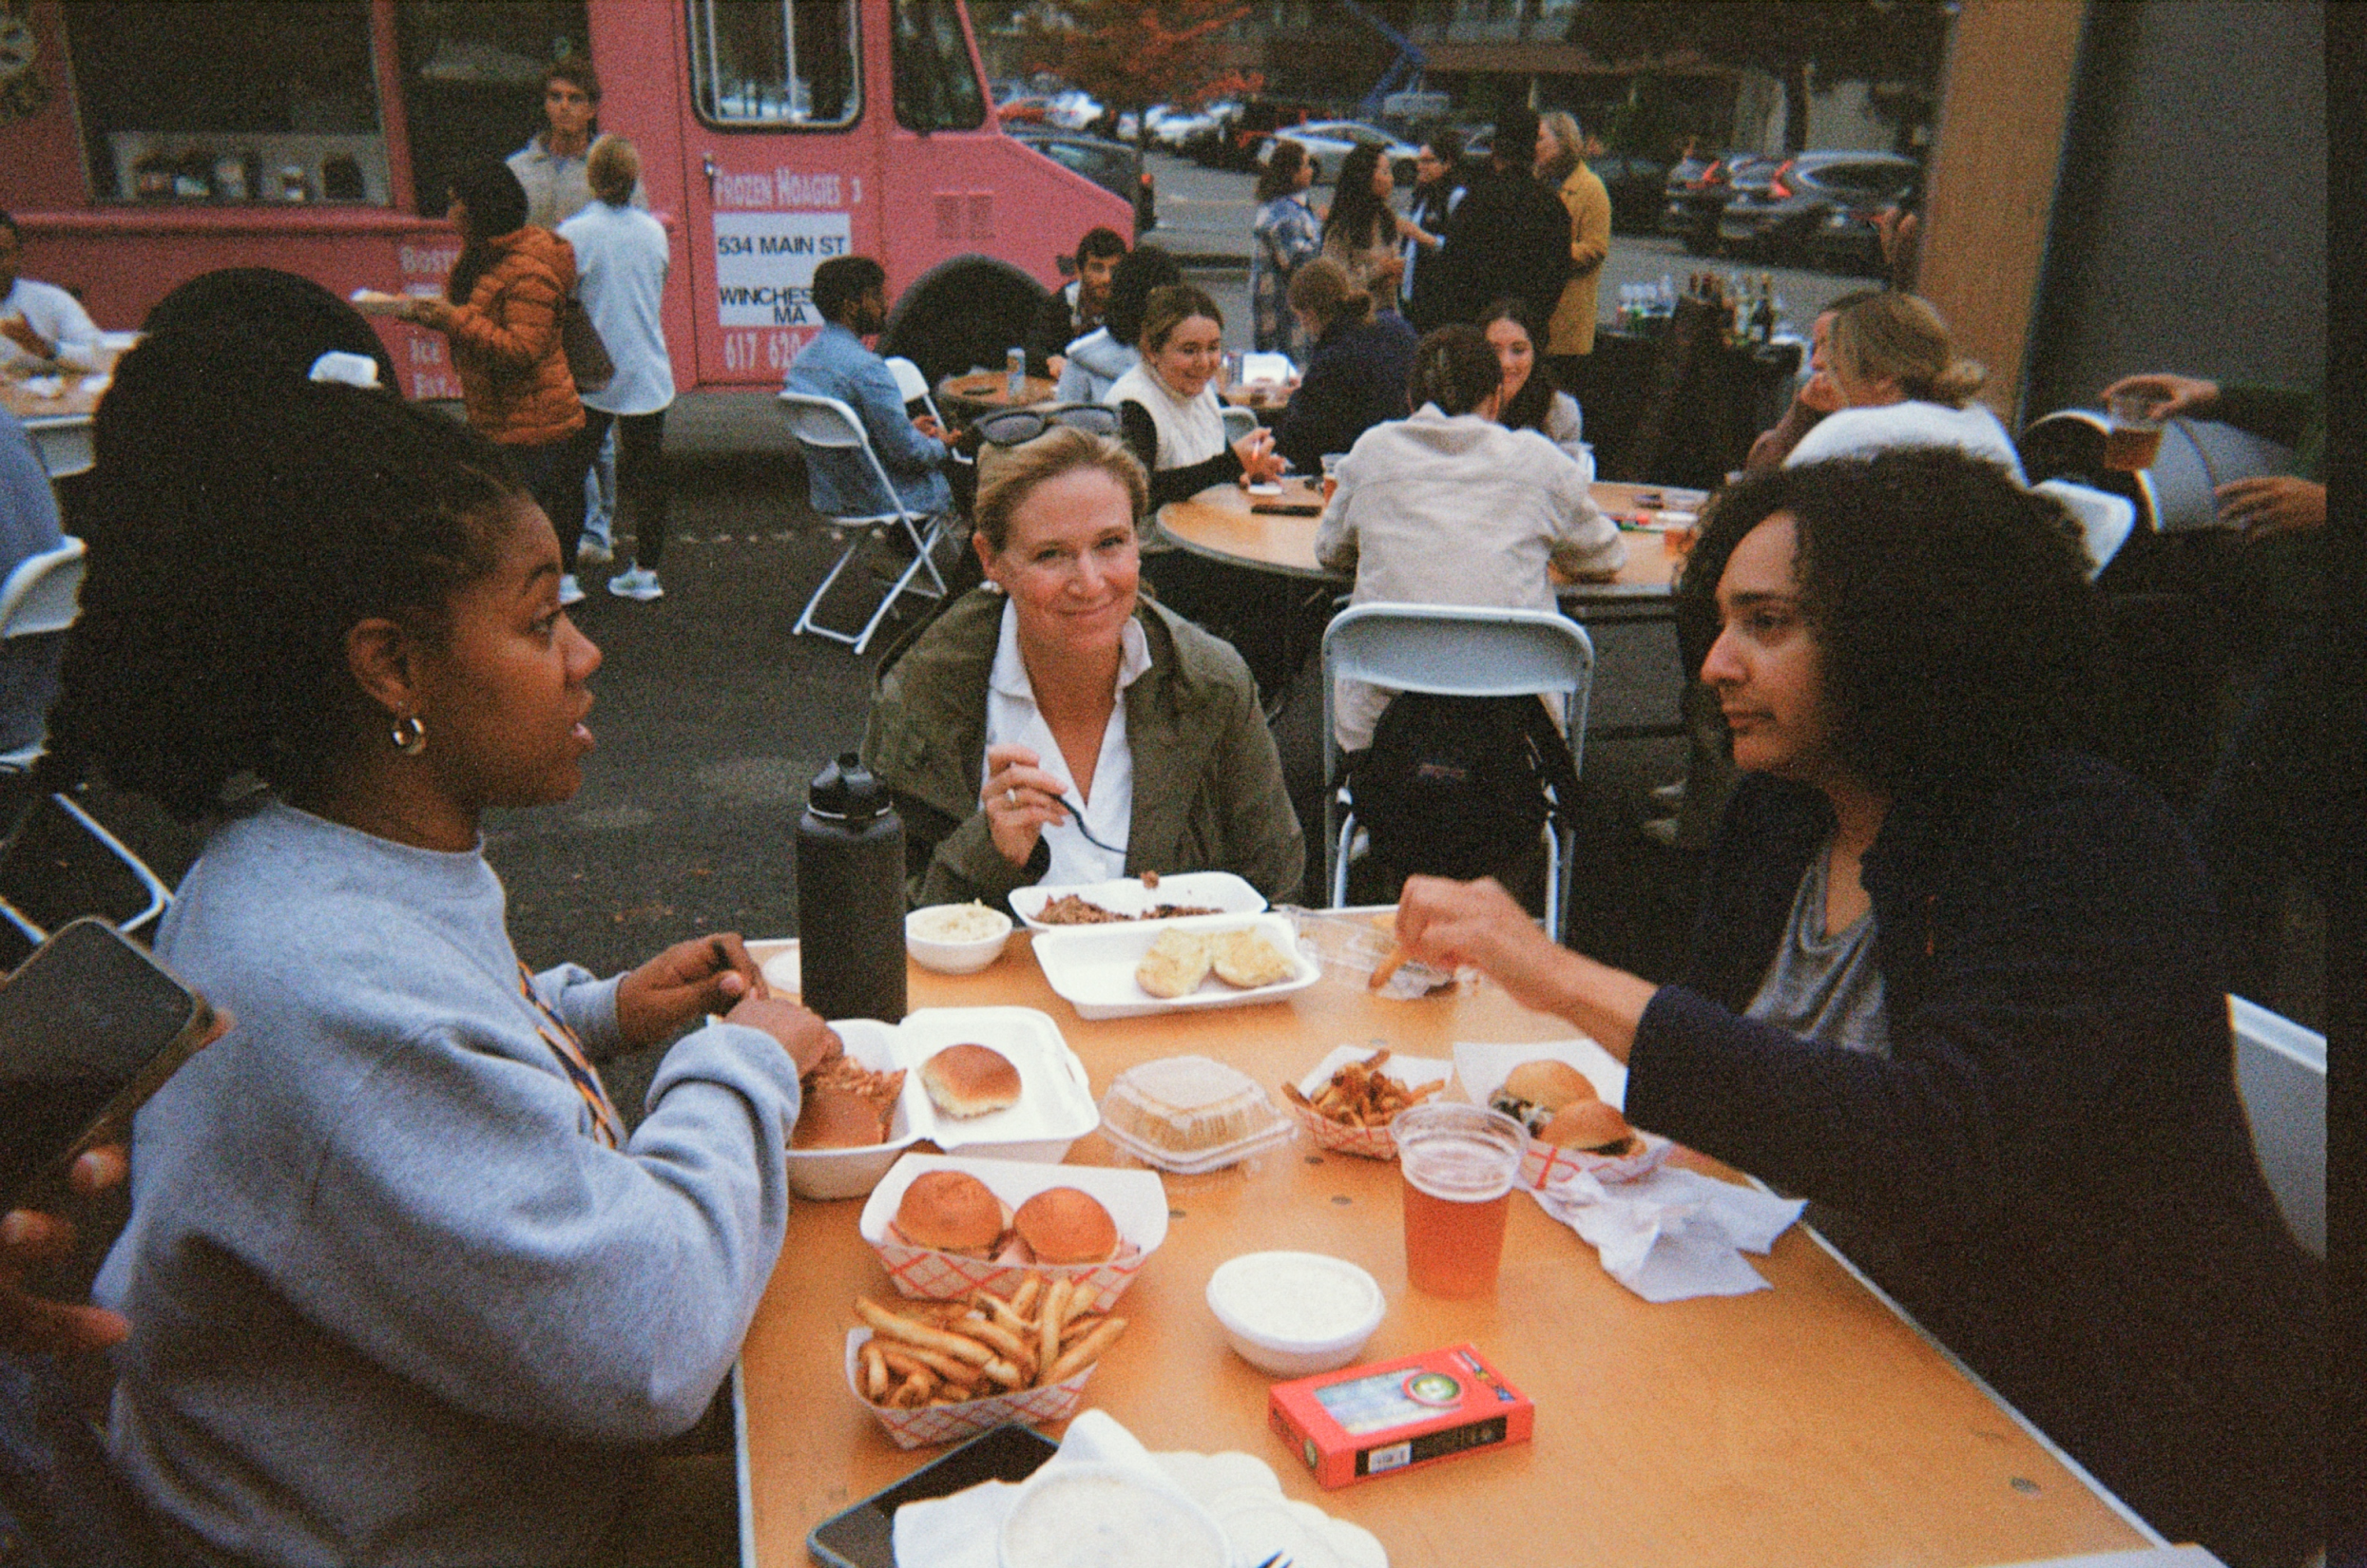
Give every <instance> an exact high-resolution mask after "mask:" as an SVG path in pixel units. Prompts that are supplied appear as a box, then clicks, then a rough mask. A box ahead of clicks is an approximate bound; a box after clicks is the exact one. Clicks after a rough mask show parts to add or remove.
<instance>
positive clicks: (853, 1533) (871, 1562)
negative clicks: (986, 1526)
mask: <svg viewBox="0 0 2367 1568" xmlns="http://www.w3.org/2000/svg"><path fill="white" fill-rule="evenodd" d="M1058 1452H1060V1444H1057V1443H1054V1442H1053V1441H1052V1440H1051V1439H1049V1438H1048V1437H1043V1436H1040V1435H1038V1434H1037V1432H1036V1431H1035V1430H1034V1429H1033V1428H1032V1427H1028V1426H1021V1425H1009V1426H997V1427H995V1428H994V1429H993V1430H992V1431H990V1432H981V1433H980V1434H979V1435H978V1436H976V1437H974V1438H972V1439H971V1440H970V1441H969V1442H968V1443H965V1444H962V1445H961V1446H960V1447H958V1448H956V1449H954V1450H953V1452H952V1453H949V1454H946V1455H944V1456H942V1457H941V1458H938V1459H935V1460H933V1461H931V1462H930V1463H927V1464H924V1465H922V1466H921V1467H920V1468H919V1469H917V1470H915V1471H914V1472H913V1473H912V1474H911V1475H909V1476H906V1477H905V1478H904V1479H903V1480H902V1481H899V1482H896V1483H895V1485H893V1486H890V1487H888V1488H886V1489H885V1490H884V1491H879V1492H875V1493H873V1494H872V1495H871V1496H870V1497H867V1498H865V1499H864V1500H863V1501H860V1502H858V1503H856V1505H855V1506H854V1507H852V1508H849V1509H847V1510H846V1511H845V1512H844V1513H840V1514H833V1515H832V1516H831V1517H830V1518H828V1519H826V1520H822V1521H821V1522H820V1523H819V1524H818V1525H816V1526H814V1529H813V1533H812V1534H810V1535H808V1536H807V1537H806V1538H805V1551H806V1555H807V1556H808V1557H810V1558H813V1559H814V1560H815V1561H816V1562H818V1563H819V1564H821V1565H822V1568H895V1511H896V1510H897V1509H898V1508H900V1507H902V1506H903V1505H904V1504H905V1503H908V1502H915V1501H919V1500H920V1499H922V1498H950V1497H952V1496H953V1494H954V1493H956V1492H966V1491H968V1490H970V1488H972V1486H975V1485H977V1484H978V1482H982V1481H1011V1482H1018V1481H1025V1480H1027V1479H1028V1478H1029V1477H1030V1476H1031V1475H1033V1474H1035V1472H1036V1470H1037V1468H1038V1467H1039V1466H1041V1465H1042V1464H1043V1463H1044V1462H1045V1461H1046V1460H1048V1459H1049V1458H1051V1457H1052V1456H1053V1455H1054V1454H1056V1453H1058Z"/></svg>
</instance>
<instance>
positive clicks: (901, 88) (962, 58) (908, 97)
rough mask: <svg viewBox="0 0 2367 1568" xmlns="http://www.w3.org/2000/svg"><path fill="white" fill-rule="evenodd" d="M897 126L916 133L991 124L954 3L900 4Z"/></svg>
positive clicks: (919, 0) (901, 0)
mask: <svg viewBox="0 0 2367 1568" xmlns="http://www.w3.org/2000/svg"><path fill="white" fill-rule="evenodd" d="M895 123H896V124H899V125H902V126H903V127H904V128H905V129H906V130H916V131H933V130H976V129H977V128H978V127H979V126H980V125H983V124H986V95H985V94H984V93H982V92H980V91H979V90H978V73H977V71H976V69H975V68H973V67H972V65H971V63H970V45H969V43H968V42H967V41H966V40H964V38H963V37H962V19H961V12H960V8H959V7H957V6H956V5H955V4H954V0H896V8H895Z"/></svg>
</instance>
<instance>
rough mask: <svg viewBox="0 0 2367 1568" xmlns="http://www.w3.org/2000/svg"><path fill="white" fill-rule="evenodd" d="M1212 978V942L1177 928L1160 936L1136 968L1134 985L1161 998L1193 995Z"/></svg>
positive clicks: (1165, 931)
mask: <svg viewBox="0 0 2367 1568" xmlns="http://www.w3.org/2000/svg"><path fill="white" fill-rule="evenodd" d="M1207 978H1208V939H1207V938H1206V937H1204V936H1202V935H1200V934H1199V933H1197V932H1194V931H1179V930H1177V929H1176V928H1175V927H1168V928H1167V929H1165V930H1164V931H1161V932H1160V933H1159V939H1158V940H1157V941H1156V942H1153V943H1152V944H1151V945H1150V951H1148V952H1146V953H1145V954H1144V955H1143V962H1142V963H1140V964H1138V965H1136V966H1134V983H1135V984H1136V985H1140V986H1141V987H1143V989H1145V991H1148V992H1149V993H1150V994H1151V995H1153V996H1157V997H1179V996H1189V995H1191V993H1192V992H1194V991H1196V990H1198V989H1199V988H1200V983H1201V982H1202V981H1203V980H1205V979H1207Z"/></svg>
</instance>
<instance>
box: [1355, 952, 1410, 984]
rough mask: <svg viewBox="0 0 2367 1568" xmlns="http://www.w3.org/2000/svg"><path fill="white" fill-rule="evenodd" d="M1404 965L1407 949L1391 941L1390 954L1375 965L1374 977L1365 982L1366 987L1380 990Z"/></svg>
mask: <svg viewBox="0 0 2367 1568" xmlns="http://www.w3.org/2000/svg"><path fill="white" fill-rule="evenodd" d="M1404 966H1405V949H1404V948H1403V947H1399V946H1398V945H1397V944H1396V943H1395V942H1393V943H1391V944H1390V945H1389V952H1388V955H1387V956H1386V957H1384V958H1383V959H1382V960H1381V961H1380V962H1379V963H1378V964H1376V965H1374V966H1373V978H1372V979H1370V980H1368V981H1366V982H1365V983H1364V986H1365V989H1367V990H1371V991H1377V990H1379V989H1380V988H1381V987H1382V986H1383V985H1388V984H1389V981H1390V977H1391V976H1393V975H1395V973H1396V972H1397V971H1398V970H1399V969H1400V968H1403V967H1404Z"/></svg>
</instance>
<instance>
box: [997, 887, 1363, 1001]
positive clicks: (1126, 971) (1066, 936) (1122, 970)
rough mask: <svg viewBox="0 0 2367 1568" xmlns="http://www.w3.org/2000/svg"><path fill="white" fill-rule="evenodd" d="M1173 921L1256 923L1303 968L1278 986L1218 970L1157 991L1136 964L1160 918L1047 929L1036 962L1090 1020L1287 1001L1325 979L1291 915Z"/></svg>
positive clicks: (1197, 926) (1215, 928)
mask: <svg viewBox="0 0 2367 1568" xmlns="http://www.w3.org/2000/svg"><path fill="white" fill-rule="evenodd" d="M1165 924H1180V925H1184V926H1187V927H1190V928H1191V929H1193V930H1196V931H1207V932H1209V933H1211V934H1214V933H1220V932H1224V931H1231V930H1237V929H1239V928H1241V927H1245V926H1246V927H1254V928H1256V929H1257V930H1258V931H1260V933H1262V934H1263V935H1264V937H1265V939H1266V940H1267V941H1269V942H1271V943H1273V944H1274V946H1275V947H1277V948H1278V949H1280V951H1282V952H1284V953H1287V954H1289V955H1290V957H1291V959H1292V960H1293V962H1295V963H1296V964H1297V966H1298V972H1297V973H1295V974H1293V975H1292V976H1291V977H1290V978H1289V979H1287V980H1283V981H1278V982H1277V983H1275V984H1274V985H1254V986H1251V987H1250V988H1248V989H1247V990H1236V989H1234V988H1233V987H1232V986H1230V985H1226V984H1225V983H1224V982H1222V980H1219V979H1218V978H1217V977H1216V976H1215V975H1214V974H1213V973H1212V974H1210V975H1209V976H1208V978H1207V979H1205V980H1203V981H1202V982H1201V984H1200V989H1198V990H1196V991H1193V992H1192V993H1190V994H1189V995H1187V996H1179V997H1172V998H1170V997H1157V996H1153V995H1151V994H1150V993H1149V992H1148V991H1145V989H1143V987H1142V985H1140V984H1139V983H1138V982H1136V980H1135V978H1134V970H1135V968H1136V966H1139V965H1140V964H1141V963H1142V962H1143V955H1144V954H1145V952H1148V951H1149V950H1150V945H1151V944H1152V943H1154V942H1156V941H1158V940H1159V936H1160V933H1161V931H1162V930H1164V925H1163V924H1160V923H1152V924H1148V925H1145V924H1129V925H1124V926H1069V927H1063V928H1061V929H1058V930H1049V931H1042V932H1039V933H1037V935H1036V938H1035V961H1036V964H1037V966H1039V967H1041V968H1042V969H1043V971H1044V979H1045V981H1046V982H1047V983H1048V984H1049V985H1050V986H1051V987H1052V989H1053V990H1054V991H1056V992H1058V993H1059V994H1060V995H1061V996H1062V997H1063V998H1064V999H1066V1000H1067V1002H1068V1004H1069V1005H1070V1006H1072V1007H1074V1008H1075V1009H1076V1010H1077V1016H1078V1017H1079V1018H1087V1019H1103V1018H1142V1017H1145V1016H1146V1015H1148V1014H1152V1013H1177V1012H1204V1011H1211V1010H1214V1009H1216V1008H1219V1007H1247V1006H1253V1005H1255V1004H1258V1003H1260V1002H1279V1001H1280V1000H1281V999H1282V998H1284V997H1286V996H1289V995H1290V994H1291V993H1292V992H1294V991H1303V990H1305V989H1306V988H1307V987H1308V986H1310V985H1314V984H1315V983H1316V982H1317V981H1318V980H1319V979H1321V978H1322V974H1323V969H1322V966H1320V965H1318V963H1317V962H1316V961H1315V960H1314V959H1313V958H1312V957H1310V956H1309V955H1308V954H1307V953H1306V952H1305V951H1304V950H1303V949H1302V948H1301V947H1299V933H1298V930H1297V928H1296V927H1293V926H1292V924H1291V921H1290V917H1289V916H1288V915H1282V914H1273V913H1266V914H1259V915H1252V916H1250V917H1249V918H1248V919H1245V920H1243V919H1240V918H1218V917H1210V918H1209V919H1206V920H1197V919H1196V920H1191V921H1185V922H1168V923H1165Z"/></svg>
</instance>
